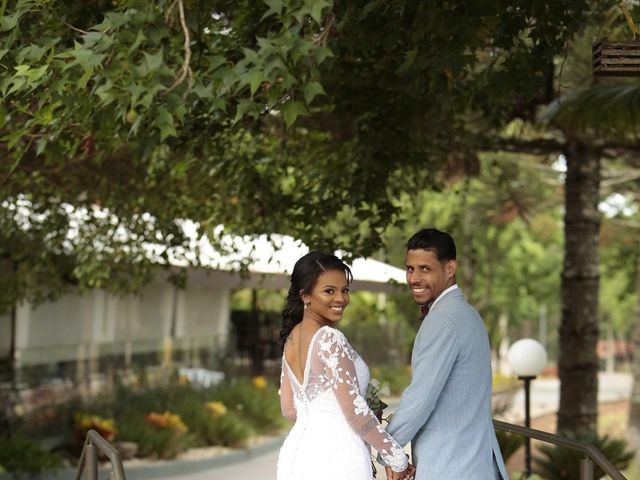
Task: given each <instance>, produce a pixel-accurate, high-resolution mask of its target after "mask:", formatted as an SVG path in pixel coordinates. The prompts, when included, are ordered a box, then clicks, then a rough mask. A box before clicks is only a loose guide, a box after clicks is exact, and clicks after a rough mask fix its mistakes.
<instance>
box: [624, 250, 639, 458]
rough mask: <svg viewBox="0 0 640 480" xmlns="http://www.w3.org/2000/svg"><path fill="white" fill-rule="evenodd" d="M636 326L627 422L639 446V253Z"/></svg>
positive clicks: (631, 438) (630, 435)
mask: <svg viewBox="0 0 640 480" xmlns="http://www.w3.org/2000/svg"><path fill="white" fill-rule="evenodd" d="M636 268H637V271H636V326H635V329H634V332H633V347H634V348H633V368H632V372H633V390H632V391H631V405H630V408H629V423H628V424H627V428H628V436H629V440H631V442H632V443H633V444H634V445H635V446H636V447H640V255H638V258H637V259H636Z"/></svg>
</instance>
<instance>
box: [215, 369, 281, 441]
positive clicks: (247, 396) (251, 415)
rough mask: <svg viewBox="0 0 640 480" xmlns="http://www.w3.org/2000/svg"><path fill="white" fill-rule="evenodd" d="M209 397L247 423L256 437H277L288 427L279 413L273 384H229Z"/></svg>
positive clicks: (230, 382)
mask: <svg viewBox="0 0 640 480" xmlns="http://www.w3.org/2000/svg"><path fill="white" fill-rule="evenodd" d="M210 397H211V398H210V400H217V401H220V402H222V403H223V404H224V405H226V407H227V409H228V410H229V411H230V412H233V413H235V414H237V415H238V416H239V417H242V418H244V419H246V420H247V421H248V423H250V424H251V425H252V426H253V428H254V429H255V431H256V433H260V434H272V433H277V432H280V431H281V430H282V428H283V427H284V426H286V424H287V422H286V420H285V419H284V418H283V417H282V412H281V411H280V397H279V395H278V390H277V388H276V387H275V386H274V385H272V384H266V385H262V386H259V387H258V386H256V385H255V384H254V382H249V381H246V380H231V381H228V382H224V383H221V384H220V385H218V386H217V387H216V388H215V389H214V390H212V391H211V392H210Z"/></svg>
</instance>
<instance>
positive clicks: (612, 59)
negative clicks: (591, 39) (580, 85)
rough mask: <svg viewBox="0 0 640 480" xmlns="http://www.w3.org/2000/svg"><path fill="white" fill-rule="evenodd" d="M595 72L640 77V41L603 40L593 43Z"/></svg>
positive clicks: (602, 74) (615, 75) (605, 74)
mask: <svg viewBox="0 0 640 480" xmlns="http://www.w3.org/2000/svg"><path fill="white" fill-rule="evenodd" d="M593 74H594V75H595V76H598V77H640V41H637V40H628V41H609V40H601V41H599V42H597V43H595V44H594V45H593Z"/></svg>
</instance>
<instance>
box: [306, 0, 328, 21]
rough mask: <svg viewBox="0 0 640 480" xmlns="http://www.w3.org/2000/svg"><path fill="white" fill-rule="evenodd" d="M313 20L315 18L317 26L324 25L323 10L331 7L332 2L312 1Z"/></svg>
mask: <svg viewBox="0 0 640 480" xmlns="http://www.w3.org/2000/svg"><path fill="white" fill-rule="evenodd" d="M311 4H312V6H311V13H310V15H311V18H313V19H314V20H315V21H316V23H317V24H320V23H322V10H324V9H325V8H326V7H330V6H331V2H326V1H323V0H311Z"/></svg>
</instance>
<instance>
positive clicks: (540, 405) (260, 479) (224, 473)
mask: <svg viewBox="0 0 640 480" xmlns="http://www.w3.org/2000/svg"><path fill="white" fill-rule="evenodd" d="M598 380H599V389H598V400H599V401H600V402H611V401H616V400H624V399H629V398H630V396H631V386H632V379H631V375H629V374H624V373H600V374H599V376H598ZM559 388H560V382H559V381H558V379H555V378H541V379H536V380H534V381H533V382H532V383H531V415H532V417H537V416H540V415H545V414H549V413H554V412H556V411H557V408H558V402H559ZM523 409H524V393H523V392H522V390H521V391H520V392H518V393H517V394H516V396H515V398H514V401H513V404H512V408H511V410H510V411H509V412H507V413H506V414H505V416H504V417H505V419H507V421H510V422H514V423H522V419H523V418H524V414H523ZM277 459H278V448H277V447H275V448H274V449H273V450H271V451H270V452H267V453H263V454H261V455H258V456H255V457H252V458H250V459H249V460H243V461H239V462H238V463H235V464H232V465H227V466H221V467H216V468H212V469H209V470H203V471H200V472H195V473H184V474H181V475H177V476H167V477H163V478H164V479H165V480H275V479H276V462H277ZM129 477H130V475H127V478H129ZM378 478H379V479H383V478H384V473H383V471H381V474H379V475H378ZM131 479H132V480H135V476H131Z"/></svg>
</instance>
